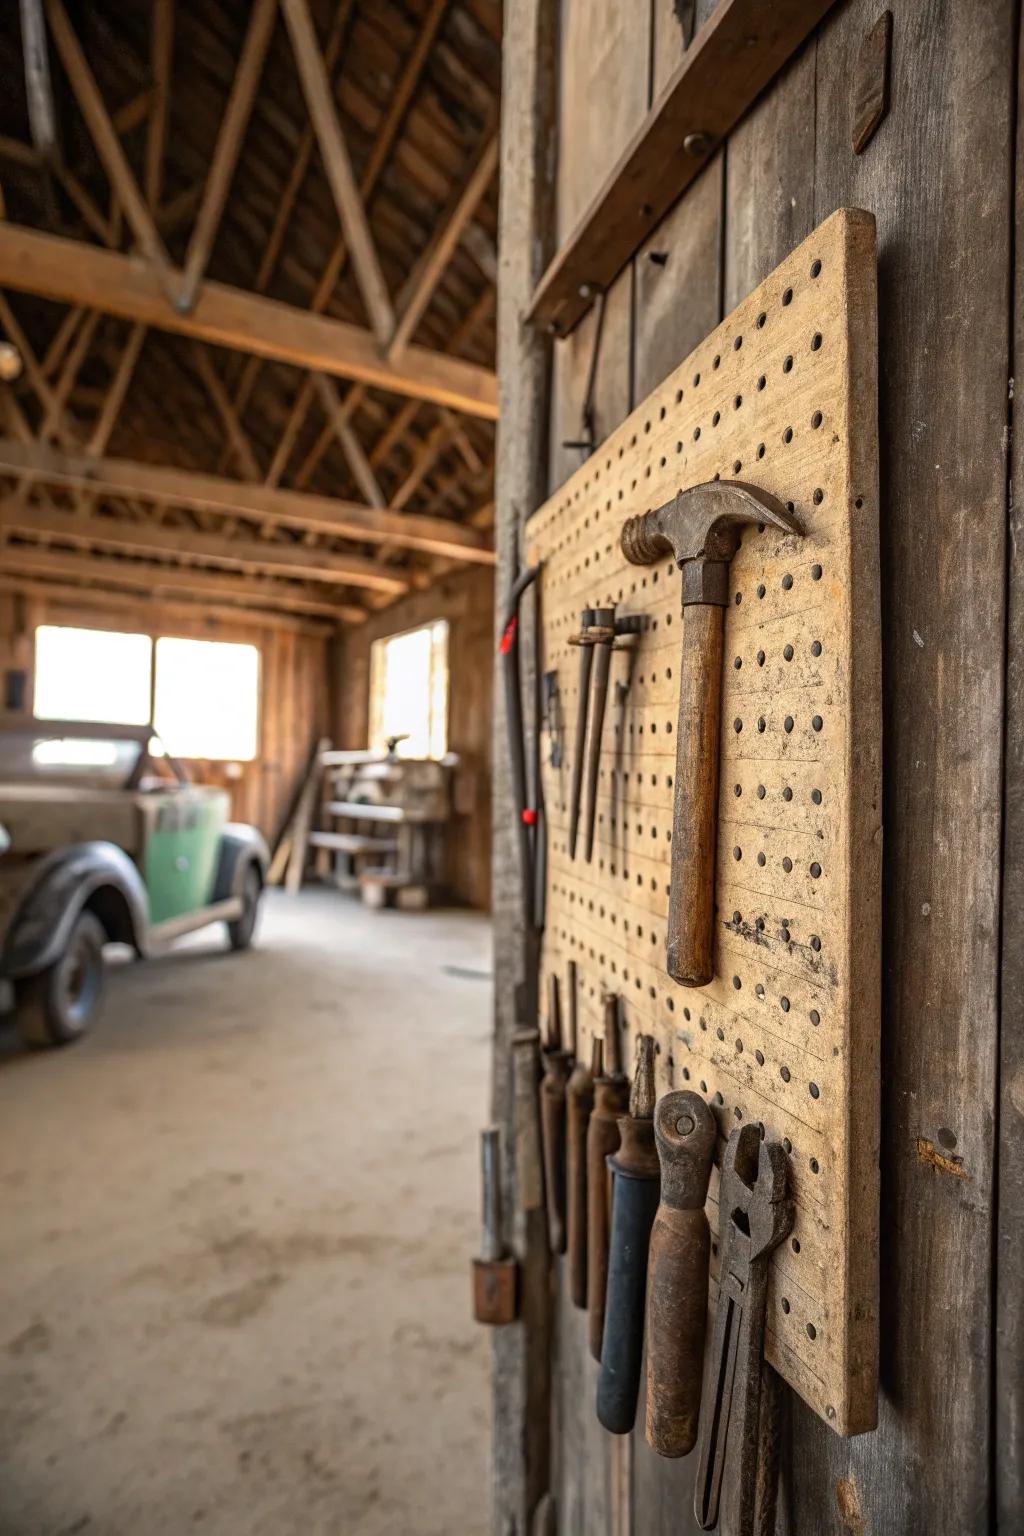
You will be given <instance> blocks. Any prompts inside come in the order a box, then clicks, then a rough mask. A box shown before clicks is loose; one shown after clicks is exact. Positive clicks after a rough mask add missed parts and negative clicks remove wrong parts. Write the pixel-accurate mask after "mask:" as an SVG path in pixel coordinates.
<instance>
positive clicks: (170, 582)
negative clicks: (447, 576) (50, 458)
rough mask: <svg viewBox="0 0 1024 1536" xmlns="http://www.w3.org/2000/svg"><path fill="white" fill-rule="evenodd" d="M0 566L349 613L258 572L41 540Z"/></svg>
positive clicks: (2, 559)
mask: <svg viewBox="0 0 1024 1536" xmlns="http://www.w3.org/2000/svg"><path fill="white" fill-rule="evenodd" d="M0 570H3V571H8V572H9V571H26V572H29V573H34V574H36V575H50V576H56V577H60V578H62V579H64V580H68V581H100V582H106V583H107V584H108V585H111V586H115V585H120V586H126V587H134V588H137V589H139V590H141V591H143V592H147V593H151V594H152V595H153V596H156V595H157V594H158V593H161V592H175V593H178V594H185V593H189V594H192V595H194V596H195V597H196V598H197V599H198V598H204V597H205V598H223V599H225V600H227V599H230V598H239V599H243V600H244V599H248V600H249V601H250V602H264V603H276V604H278V605H279V606H280V608H281V609H282V610H283V611H284V612H286V613H310V614H320V615H329V616H330V617H332V618H341V617H342V616H343V612H342V605H341V604H338V603H330V602H327V601H326V600H325V599H323V598H316V597H308V596H305V595H304V592H303V588H301V587H289V586H288V584H287V583H286V582H280V581H270V580H264V579H261V578H260V577H257V576H237V575H232V574H231V572H224V571H197V570H191V569H189V570H186V569H184V568H183V567H182V566H166V565H153V564H150V563H149V562H137V561H134V560H111V559H103V558H102V557H100V556H97V555H81V554H69V553H68V552H67V551H65V550H55V549H46V548H44V547H43V546H42V545H36V544H8V545H6V546H5V548H4V550H3V551H2V552H0ZM344 612H345V613H353V612H357V613H360V614H365V612H366V610H365V609H357V608H355V607H354V606H353V605H351V604H349V605H345V607H344Z"/></svg>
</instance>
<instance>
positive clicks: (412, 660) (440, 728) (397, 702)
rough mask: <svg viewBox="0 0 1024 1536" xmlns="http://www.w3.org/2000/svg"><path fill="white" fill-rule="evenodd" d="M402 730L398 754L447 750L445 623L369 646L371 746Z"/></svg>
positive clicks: (436, 754) (380, 745) (439, 754)
mask: <svg viewBox="0 0 1024 1536" xmlns="http://www.w3.org/2000/svg"><path fill="white" fill-rule="evenodd" d="M393 736H404V737H405V738H406V740H404V741H402V742H400V743H399V746H398V754H399V756H400V757H443V756H444V754H445V752H446V751H447V750H448V623H447V620H445V619H439V620H438V621H437V623H436V624H426V625H424V626H423V628H422V629H410V630H407V631H406V632H405V634H402V635H391V636H389V637H388V639H386V640H375V641H374V643H373V645H372V647H371V649H370V747H371V748H372V749H373V750H374V751H380V752H383V751H384V749H385V748H386V746H387V743H388V741H389V739H390V738H391V737H393Z"/></svg>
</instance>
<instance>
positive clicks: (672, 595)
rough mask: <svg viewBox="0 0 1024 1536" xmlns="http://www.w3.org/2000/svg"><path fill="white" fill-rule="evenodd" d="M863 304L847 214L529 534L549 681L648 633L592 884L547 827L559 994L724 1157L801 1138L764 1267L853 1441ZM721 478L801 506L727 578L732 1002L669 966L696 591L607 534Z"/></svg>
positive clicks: (863, 826)
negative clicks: (674, 838)
mask: <svg viewBox="0 0 1024 1536" xmlns="http://www.w3.org/2000/svg"><path fill="white" fill-rule="evenodd" d="M874 290H875V278H874V230H873V223H872V220H871V219H870V217H866V216H863V215H860V214H857V213H855V212H854V213H840V214H838V215H836V217H835V218H833V219H832V220H831V221H829V222H828V223H827V224H826V225H825V226H823V227H822V228H820V229H818V230H817V231H815V233H814V236H813V238H812V239H811V240H810V241H808V242H806V243H805V244H804V245H803V246H802V247H800V248H798V249H797V250H796V251H795V252H794V253H793V254H792V255H791V256H790V257H789V258H788V259H787V260H786V261H785V262H784V263H783V264H782V266H781V267H780V268H779V269H778V270H777V271H776V272H774V273H773V274H772V275H771V277H770V278H769V279H768V280H767V281H766V282H765V284H763V285H762V287H761V288H759V289H758V290H756V291H755V292H754V293H753V294H752V295H751V296H750V297H749V299H748V300H746V301H744V303H743V304H742V305H741V306H740V307H739V309H738V310H737V311H736V312H735V313H734V314H733V315H731V316H730V317H729V318H728V320H727V321H726V322H724V323H723V325H722V326H721V327H719V328H718V330H717V331H715V332H714V333H713V334H712V335H711V336H709V337H708V338H707V340H706V341H705V342H704V343H703V344H702V345H701V346H700V347H699V348H698V349H697V351H696V352H695V353H694V354H693V355H692V356H691V357H690V358H688V359H687V360H686V362H685V363H683V364H681V365H680V367H679V368H678V369H677V370H676V371H675V373H674V374H673V375H671V376H670V378H669V379H667V380H666V381H665V383H664V384H663V385H662V386H660V388H659V389H657V390H655V391H654V393H653V395H652V396H650V397H649V398H648V399H647V400H645V401H644V402H643V403H642V404H641V406H640V407H639V408H638V409H637V410H636V411H635V412H634V413H633V415H632V416H631V417H630V418H629V419H628V420H627V421H626V422H625V423H624V424H623V426H622V427H621V428H619V429H618V431H617V432H615V433H613V434H612V436H611V437H610V438H609V439H608V441H607V442H606V443H605V444H604V445H603V446H602V449H601V451H600V452H599V453H598V454H596V455H595V456H594V457H593V459H592V460H590V461H589V462H588V464H587V465H585V466H584V468H583V469H582V470H579V471H577V473H576V475H575V476H574V477H573V478H572V480H570V481H569V482H568V484H567V485H566V486H565V487H564V488H563V489H562V490H561V491H560V492H558V493H556V495H555V496H554V497H552V498H551V500H550V501H549V502H548V503H547V505H546V506H545V507H544V508H542V509H541V510H540V511H539V512H538V513H537V514H535V516H534V517H533V518H532V519H531V522H530V525H529V528H528V537H529V539H530V542H531V544H532V545H534V546H535V547H536V548H537V550H538V552H539V554H540V555H541V556H542V557H543V559H544V570H543V575H542V583H543V601H544V610H545V618H546V624H545V636H544V639H545V657H544V666H545V667H551V666H564V665H565V657H566V656H567V655H568V654H569V652H568V650H567V647H566V641H567V638H568V635H569V633H571V629H572V625H573V623H574V622H576V621H577V620H578V610H579V607H580V606H581V603H582V602H583V601H584V600H585V599H590V598H592V599H593V600H594V601H600V602H616V603H617V604H619V606H620V609H621V611H623V612H629V613H638V614H642V615H645V616H646V619H647V626H646V630H645V633H644V634H643V635H642V636H641V640H640V645H639V649H638V655H637V658H636V662H635V665H634V677H633V681H632V684H631V687H630V689H629V692H628V693H627V695H626V696H625V698H624V700H623V702H622V704H621V707H620V709H619V711H618V713H617V716H616V719H615V721H614V725H613V729H612V732H611V733H610V734H609V735H608V737H607V742H608V745H607V748H606V751H605V753H604V760H603V768H602V775H601V781H600V782H601V795H602V798H601V807H600V814H599V823H598V845H597V849H596V851H595V862H594V864H593V865H591V866H588V867H584V866H582V865H581V863H580V861H579V859H577V860H576V861H575V863H573V862H571V861H569V860H568V858H567V854H566V851H565V848H564V830H563V828H562V827H561V826H560V823H559V820H558V817H557V815H556V813H555V812H554V811H553V810H552V811H551V813H550V836H551V848H550V855H549V862H550V869H551V877H550V888H549V920H548V927H547V931H546V935H545V957H544V963H545V969H546V970H547V969H549V968H554V969H561V968H562V966H563V965H564V961H565V959H567V958H568V957H569V956H570V955H571V956H572V957H573V958H575V959H576V960H577V963H578V966H579V977H580V985H579V996H580V1018H581V1038H582V1039H583V1040H584V1041H585V1040H586V1038H587V1037H588V1035H589V1034H590V1032H592V1031H593V1030H594V1029H597V1028H599V1027H600V1025H599V1019H598V1007H597V1000H598V999H599V997H600V994H601V992H602V991H603V990H604V988H606V987H616V986H620V985H621V986H622V989H623V995H624V998H625V1000H626V1007H627V1018H628V1022H629V1025H630V1029H631V1031H632V1032H634V1033H637V1032H645V1033H646V1032H653V1033H654V1034H655V1035H656V1038H657V1039H658V1040H659V1042H660V1045H661V1053H662V1054H661V1064H660V1066H659V1082H660V1085H661V1087H662V1088H665V1087H668V1086H676V1080H675V1078H674V1076H673V1074H674V1072H675V1071H676V1070H678V1071H679V1072H683V1071H685V1072H686V1073H688V1074H689V1077H687V1078H683V1079H682V1080H681V1081H679V1083H678V1086H683V1085H684V1083H685V1082H687V1081H689V1080H690V1079H692V1080H693V1082H694V1086H697V1087H700V1089H701V1091H702V1092H703V1093H704V1094H705V1095H706V1096H707V1097H708V1098H709V1099H711V1100H714V1101H715V1105H716V1112H717V1114H718V1116H719V1121H720V1129H721V1132H722V1134H723V1136H724V1135H725V1134H727V1131H728V1128H729V1127H730V1126H731V1125H732V1124H733V1123H734V1112H738V1114H736V1115H735V1118H739V1117H742V1118H744V1119H749V1118H751V1117H753V1118H754V1119H756V1120H760V1121H762V1122H763V1123H764V1124H765V1126H766V1128H767V1130H768V1133H769V1134H772V1135H775V1136H776V1137H779V1138H782V1137H786V1138H787V1139H788V1142H789V1150H790V1151H791V1168H792V1179H793V1190H794V1194H795V1197H796V1200H797V1206H798V1217H797V1225H796V1228H795V1230H794V1237H795V1239H796V1242H797V1247H796V1248H794V1247H791V1246H787V1247H786V1249H784V1250H780V1252H779V1253H778V1254H777V1255H776V1257H775V1259H774V1261H773V1284H772V1288H771V1312H770V1321H769V1358H770V1359H771V1360H772V1361H773V1363H774V1364H775V1365H776V1367H777V1368H778V1369H779V1370H780V1372H781V1373H782V1374H783V1375H784V1376H785V1377H786V1379H787V1380H789V1381H790V1383H791V1384H793V1385H794V1386H796V1387H797V1389H798V1391H800V1392H801V1394H802V1395H804V1397H805V1398H806V1399H807V1400H808V1401H809V1402H811V1403H812V1404H813V1405H814V1407H815V1409H816V1410H817V1411H818V1412H819V1413H820V1414H821V1415H822V1417H823V1418H825V1419H826V1420H827V1422H828V1423H829V1424H830V1425H832V1426H833V1427H834V1428H836V1429H837V1430H839V1431H840V1432H842V1433H845V1434H850V1433H857V1432H859V1431H862V1430H864V1429H866V1428H869V1427H871V1425H872V1423H873V1420H874V1412H875V1408H874V1404H875V1381H876V1377H875V1369H876V1354H875V1351H876V1348H877V1270H876V1252H877V1250H876V1233H877V1182H876V1180H877V1142H876V1138H875V1134H874V1131H873V1125H874V1123H875V1116H876V1114H877V1093H878V1080H877V1049H878V1045H877V1033H878V1005H877V986H876V987H874V988H873V987H872V977H876V978H877V973H878V943H877V937H878V927H877V922H878V899H879V836H878V834H879V808H878V779H879V718H878V706H879V667H878V607H877V554H876V550H877V544H876V540H877V529H876V522H875V519H876V516H877V512H876V508H877V469H876V464H875V444H876V437H875V430H876V429H875V417H874V412H875V404H874V402H875V399H876V388H875V341H874V334H875V320H874V315H875V311H874ZM762 317H763V318H762ZM762 379H763V380H764V383H763V385H762V384H761V380H762ZM762 445H764V446H763V447H762ZM715 474H721V475H723V476H725V477H742V478H745V479H749V480H751V481H753V483H755V484H757V485H759V486H761V487H762V488H763V489H765V490H766V491H768V492H770V493H771V494H774V495H775V496H777V497H778V498H779V499H780V500H782V501H783V502H787V501H788V502H791V503H792V504H793V506H794V508H795V514H796V517H797V520H798V521H799V522H800V524H801V526H802V527H803V528H804V530H805V537H804V538H803V539H800V540H797V539H794V538H788V537H786V536H780V535H777V534H775V533H774V532H773V531H771V530H766V531H764V532H758V530H757V529H756V528H751V529H750V530H749V531H748V532H746V533H745V534H744V536H743V540H742V543H741V545H740V548H739V550H738V551H737V553H736V555H735V557H734V559H733V562H732V566H731V571H730V602H729V606H728V609H727V610H726V632H725V657H726V661H725V665H724V668H723V673H722V688H723V699H722V732H721V743H720V754H721V775H722V793H721V799H720V804H719V820H718V871H719V873H718V885H717V898H716V899H717V906H718V923H717V934H716V950H715V953H716V965H715V979H714V981H713V982H712V984H711V985H710V986H708V987H706V988H703V989H701V990H700V991H699V992H693V991H691V990H689V989H687V990H682V989H678V988H676V987H675V985H674V984H673V983H671V982H669V981H668V979H667V978H666V976H665V973H664V969H663V958H662V957H663V954H664V944H665V914H666V906H667V893H668V852H669V850H668V842H669V839H668V833H669V830H670V827H671V817H672V805H673V798H674V792H673V784H672V777H673V771H674V767H675V740H674V735H673V731H674V726H675V716H676V707H677V702H678V689H679V674H678V667H679V644H680V615H679V577H678V573H677V572H676V569H675V565H674V563H673V562H672V561H670V560H666V561H664V562H663V563H661V564H659V566H657V567H648V568H640V567H632V566H627V565H626V564H625V561H624V558H623V556H622V554H621V551H620V549H619V544H618V533H619V530H620V529H621V525H622V521H623V520H624V518H625V517H626V516H627V515H630V514H633V513H637V512H643V511H645V510H647V509H648V508H650V507H653V506H657V505H660V504H661V503H662V502H664V501H666V500H668V499H669V498H670V497H671V496H672V495H673V494H674V493H675V491H676V490H677V489H679V488H680V487H681V486H686V485H691V484H697V483H699V482H701V481H703V480H708V479H711V478H713V476H714V475H715ZM574 614H575V615H576V619H574V618H573V615H574ZM684 622H685V620H684ZM618 665H619V666H621V665H622V658H621V657H619V658H618ZM621 677H622V674H621V672H616V674H615V677H613V686H614V683H615V681H616V679H621ZM567 683H568V684H569V686H570V687H571V680H570V679H569V678H568V676H567ZM610 723H611V722H610ZM854 789H855V792H854ZM550 799H551V797H549V803H550ZM855 1000H856V1006H855ZM680 1015H681V1017H680ZM670 1057H671V1058H672V1059H673V1063H674V1065H673V1066H672V1067H670V1066H669V1065H668V1062H669V1058H670ZM853 1105H856V1111H857V1124H858V1134H857V1135H856V1136H852V1135H850V1134H849V1132H848V1125H849V1123H850V1119H849V1117H850V1115H851V1113H852V1109H851V1106H853ZM716 1191H717V1185H716V1184H713V1186H712V1194H711V1202H710V1214H711V1216H712V1221H713V1222H714V1205H715V1199H716ZM784 1298H785V1300H786V1302H787V1306H786V1307H785V1308H784V1307H783V1306H782V1301H783V1299H784Z"/></svg>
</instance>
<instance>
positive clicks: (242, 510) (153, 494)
mask: <svg viewBox="0 0 1024 1536" xmlns="http://www.w3.org/2000/svg"><path fill="white" fill-rule="evenodd" d="M0 471H7V472H8V473H9V474H12V475H22V474H26V473H31V474H33V475H34V476H35V477H36V478H37V479H41V480H45V481H48V482H50V483H55V484H59V485H69V486H72V487H73V488H75V489H78V490H92V491H98V492H101V493H104V494H106V495H110V496H140V497H142V498H143V499H144V500H147V501H155V502H159V503H162V504H164V505H169V506H178V507H191V508H193V509H195V510H198V511H206V510H209V509H213V510H215V511H219V512H223V513H226V514H227V515H229V516H235V517H249V518H259V519H262V520H265V521H267V522H269V523H274V524H277V525H278V526H280V527H287V528H298V529H300V530H302V531H303V532H307V531H308V532H312V533H321V534H328V535H330V536H332V537H334V538H344V539H359V540H365V541H367V542H371V543H391V544H394V545H397V546H399V547H404V548H406V549H419V550H424V551H426V552H427V553H428V554H442V555H452V556H453V557H454V558H455V559H461V560H467V561H470V562H473V563H477V564H482V565H491V564H493V563H494V555H493V552H492V551H491V549H490V548H489V547H488V546H487V542H486V540H485V539H484V538H483V537H482V535H481V534H480V533H478V532H477V530H476V529H473V528H464V527H462V526H461V525H460V524H458V523H452V522H448V521H447V520H446V519H444V518H439V517H424V516H423V515H421V514H418V513H417V514H411V513H403V512H395V511H392V510H391V509H390V508H379V507H365V506H363V505H361V503H359V502H351V501H340V500H336V499H334V498H332V497H330V496H314V495H311V494H310V493H309V492H308V491H291V490H280V489H275V490H270V489H268V488H267V487H266V486H263V485H248V484H246V483H245V482H244V481H239V480H227V479H224V478H222V477H221V476H219V475H204V474H198V473H196V472H195V471H193V470H186V469H174V468H170V467H167V466H158V465H154V464H135V463H132V462H131V461H130V460H128V459H93V458H89V457H88V456H87V455H85V454H76V453H61V452H59V451H58V450H57V449H54V448H51V447H49V446H47V445H45V444H42V443H35V444H32V445H27V444H25V443H18V442H15V441H13V440H12V439H10V438H0ZM275 547H276V546H275ZM367 563H368V562H367Z"/></svg>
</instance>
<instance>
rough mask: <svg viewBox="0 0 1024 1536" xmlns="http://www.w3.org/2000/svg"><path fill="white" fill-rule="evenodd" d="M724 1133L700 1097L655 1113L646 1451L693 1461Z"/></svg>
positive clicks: (676, 1100)
mask: <svg viewBox="0 0 1024 1536" xmlns="http://www.w3.org/2000/svg"><path fill="white" fill-rule="evenodd" d="M717 1134H718V1126H717V1124H716V1122H715V1117H714V1115H713V1114H712V1112H711V1110H710V1109H709V1107H708V1105H707V1104H706V1103H705V1102H704V1100H703V1099H702V1098H701V1096H700V1094H699V1093H692V1092H690V1091H689V1090H687V1091H686V1092H683V1093H667V1094H665V1096H664V1098H662V1099H659V1101H658V1105H657V1108H656V1109H655V1111H654V1140H655V1143H656V1145H657V1148H658V1157H659V1159H660V1161H661V1204H660V1205H659V1206H658V1213H657V1215H656V1216H655V1218H654V1226H653V1228H652V1229H651V1246H650V1252H649V1255H648V1260H647V1350H646V1353H647V1425H646V1430H647V1443H648V1445H650V1446H651V1447H652V1448H653V1449H654V1450H656V1451H657V1452H658V1455H659V1456H688V1455H689V1453H690V1452H691V1451H692V1450H693V1447H694V1445H695V1444H696V1441H697V1420H698V1416H699V1414H700V1389H701V1382H702V1380H703V1375H704V1332H705V1326H706V1323H707V1311H708V1262H709V1258H710V1254H711V1230H710V1228H709V1227H708V1219H707V1217H706V1216H705V1214H704V1202H705V1201H706V1200H707V1197H708V1184H709V1182H710V1179H711V1164H712V1160H713V1155H714V1150H715V1138H716V1136H717Z"/></svg>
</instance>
